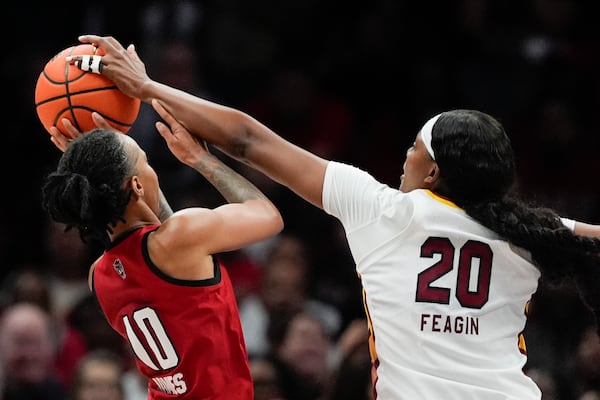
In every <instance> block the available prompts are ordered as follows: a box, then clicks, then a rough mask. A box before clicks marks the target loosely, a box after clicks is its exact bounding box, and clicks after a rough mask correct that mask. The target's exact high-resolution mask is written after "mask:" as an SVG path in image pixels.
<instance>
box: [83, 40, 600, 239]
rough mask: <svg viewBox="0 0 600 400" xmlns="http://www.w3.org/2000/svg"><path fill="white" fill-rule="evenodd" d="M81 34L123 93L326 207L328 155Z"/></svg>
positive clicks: (129, 52)
mask: <svg viewBox="0 0 600 400" xmlns="http://www.w3.org/2000/svg"><path fill="white" fill-rule="evenodd" d="M79 39H80V41H81V42H83V43H93V44H95V45H97V46H99V47H101V48H102V49H103V50H104V51H105V52H106V55H105V56H103V57H102V64H103V65H104V68H103V71H102V74H103V75H105V76H107V77H108V78H110V79H111V80H113V81H114V82H115V84H116V85H117V86H118V87H119V89H121V90H122V91H123V92H125V93H127V94H128V95H130V96H132V97H137V98H139V99H141V100H142V101H144V102H147V103H152V100H157V101H158V103H160V104H162V105H163V106H164V108H165V109H166V110H168V111H169V112H170V113H172V115H173V116H174V117H175V118H176V119H177V120H178V121H180V122H181V123H182V124H183V125H184V126H186V127H187V128H188V129H189V130H190V131H191V132H193V133H194V134H195V135H198V136H200V137H202V138H203V139H205V140H206V141H208V142H210V143H213V144H215V145H216V146H218V147H219V148H220V149H221V150H223V151H224V152H225V153H227V154H228V155H230V156H232V157H234V158H236V159H237V160H239V161H241V162H244V163H245V164H247V165H249V166H251V167H253V168H255V169H257V170H259V171H261V172H262V173H264V174H265V175H266V176H268V177H270V178H271V179H273V180H275V181H277V182H279V183H281V184H282V185H284V186H287V187H288V188H290V189H291V190H293V191H294V192H295V193H296V194H298V195H299V196H301V197H302V198H304V199H305V200H307V201H308V202H310V203H312V204H313V205H315V206H317V207H319V208H322V207H323V203H322V193H323V180H324V177H325V170H326V168H327V162H328V160H325V159H323V158H320V157H318V156H317V155H315V154H312V153H310V152H309V151H307V150H305V149H302V148H300V147H298V146H296V145H294V144H292V143H290V142H288V141H286V140H285V139H283V138H282V137H280V136H278V135H277V134H276V133H275V132H273V131H271V130H270V129H269V128H268V127H266V126H264V125H263V124H261V123H260V122H258V121H257V120H255V119H254V118H252V117H251V116H249V115H247V114H245V113H243V112H241V111H239V110H236V109H232V108H230V107H226V106H223V105H219V104H216V103H213V102H210V101H208V100H205V99H202V98H199V97H196V96H194V95H192V94H190V93H186V92H184V91H181V90H178V89H176V88H173V87H170V86H167V85H164V84H162V83H160V82H156V81H154V80H152V79H151V78H150V77H149V76H148V74H147V72H146V67H145V65H144V63H143V61H142V60H141V59H140V58H139V56H138V54H137V53H136V51H135V48H134V46H133V45H130V46H128V47H127V48H124V47H123V46H122V45H121V44H120V43H119V42H118V41H117V40H116V39H115V38H113V37H110V36H104V37H102V36H96V35H84V36H81V37H80V38H79ZM75 59H76V58H75ZM152 104H153V105H154V104H156V103H152ZM575 233H576V234H580V235H585V236H591V237H597V238H600V225H592V224H584V223H580V222H577V223H576V226H575Z"/></svg>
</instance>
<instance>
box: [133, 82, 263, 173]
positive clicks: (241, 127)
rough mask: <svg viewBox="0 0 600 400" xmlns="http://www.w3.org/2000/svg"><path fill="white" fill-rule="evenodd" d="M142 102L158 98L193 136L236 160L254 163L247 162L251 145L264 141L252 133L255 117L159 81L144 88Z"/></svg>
mask: <svg viewBox="0 0 600 400" xmlns="http://www.w3.org/2000/svg"><path fill="white" fill-rule="evenodd" d="M141 99H142V100H143V101H145V102H150V101H151V100H152V99H157V100H158V101H159V102H160V103H161V104H162V105H163V106H164V107H165V108H166V109H167V111H169V113H170V114H171V115H173V116H174V117H175V119H177V120H178V121H179V122H180V123H181V124H183V125H184V126H185V127H186V128H187V129H188V130H189V131H190V132H191V133H193V134H195V135H198V136H200V137H202V139H204V140H206V141H207V142H209V143H211V144H213V145H215V146H217V147H219V148H220V149H221V150H223V151H224V152H225V153H227V154H228V155H230V156H232V157H234V158H236V159H240V160H242V161H249V162H252V160H246V157H248V155H249V154H248V153H249V151H248V150H249V149H248V147H249V144H250V143H249V142H250V141H251V140H252V141H253V140H260V138H258V137H255V134H254V133H252V134H251V133H250V127H249V126H248V124H247V122H248V121H250V120H251V118H250V117H249V116H247V115H245V114H244V113H242V112H240V111H238V110H235V109H233V108H230V107H226V106H223V105H220V104H216V103H213V102H211V101H208V100H205V99H202V98H199V97H197V96H194V95H192V94H190V93H187V92H185V91H182V90H179V89H176V88H173V87H170V86H167V85H164V84H162V83H159V82H155V81H152V82H149V83H147V84H146V85H144V88H143V89H142V90H141ZM250 136H252V137H250Z"/></svg>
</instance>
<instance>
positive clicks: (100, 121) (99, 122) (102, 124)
mask: <svg viewBox="0 0 600 400" xmlns="http://www.w3.org/2000/svg"><path fill="white" fill-rule="evenodd" d="M92 120H93V121H94V124H96V126H97V127H98V128H101V129H110V130H114V128H113V127H112V125H110V124H109V123H108V121H106V119H104V117H103V116H102V115H101V114H100V113H98V112H96V111H94V112H93V113H92Z"/></svg>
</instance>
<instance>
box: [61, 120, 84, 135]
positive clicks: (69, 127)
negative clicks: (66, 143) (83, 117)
mask: <svg viewBox="0 0 600 400" xmlns="http://www.w3.org/2000/svg"><path fill="white" fill-rule="evenodd" d="M60 122H62V124H63V127H64V128H65V130H66V131H67V133H68V134H69V135H70V136H71V137H72V138H73V139H75V138H76V137H78V136H79V135H81V132H79V130H78V129H77V128H75V126H74V125H73V124H72V123H71V121H70V120H68V119H67V118H63V119H61V120H60Z"/></svg>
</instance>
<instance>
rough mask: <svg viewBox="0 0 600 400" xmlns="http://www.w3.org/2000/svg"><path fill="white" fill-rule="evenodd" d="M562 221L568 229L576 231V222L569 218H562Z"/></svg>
mask: <svg viewBox="0 0 600 400" xmlns="http://www.w3.org/2000/svg"><path fill="white" fill-rule="evenodd" d="M560 220H561V221H562V223H563V225H564V226H566V227H567V228H569V229H570V230H572V231H574V230H575V220H573V219H569V218H562V217H561V219H560Z"/></svg>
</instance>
